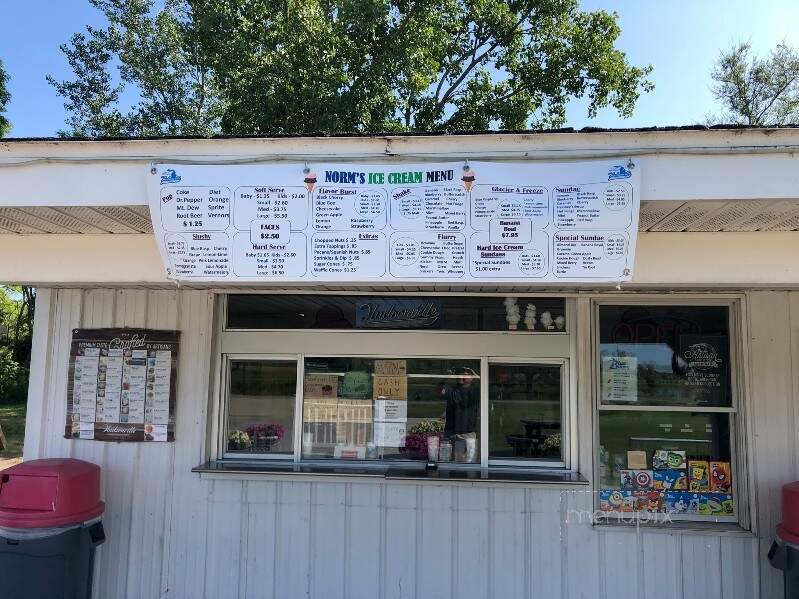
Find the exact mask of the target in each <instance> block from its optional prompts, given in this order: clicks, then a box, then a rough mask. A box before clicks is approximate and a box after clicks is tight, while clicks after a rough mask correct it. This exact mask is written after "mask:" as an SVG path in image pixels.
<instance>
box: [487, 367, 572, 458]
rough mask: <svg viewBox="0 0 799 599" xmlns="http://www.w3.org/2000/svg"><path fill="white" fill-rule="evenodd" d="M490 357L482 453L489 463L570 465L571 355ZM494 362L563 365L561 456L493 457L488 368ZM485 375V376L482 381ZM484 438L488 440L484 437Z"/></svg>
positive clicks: (561, 372) (561, 374)
mask: <svg viewBox="0 0 799 599" xmlns="http://www.w3.org/2000/svg"><path fill="white" fill-rule="evenodd" d="M485 360H486V370H485V372H486V376H485V377H484V381H485V389H483V390H482V393H481V399H482V400H484V401H482V402H481V404H480V410H481V412H480V422H481V426H482V423H483V422H485V434H484V435H483V436H482V437H481V449H480V455H485V456H486V459H487V464H488V465H489V466H511V467H513V466H515V467H519V468H551V469H559V468H560V469H563V468H567V467H568V464H569V463H570V461H571V460H570V448H571V430H572V427H571V425H570V423H571V413H572V409H571V405H570V404H571V400H570V397H571V394H570V393H569V382H570V380H571V377H570V374H569V359H568V358H518V357H516V358H513V357H494V356H492V357H490V358H485ZM492 364H510V365H513V364H524V365H533V366H537V365H541V366H559V367H560V423H561V429H560V435H561V437H560V438H561V442H560V448H561V453H560V455H561V459H560V460H558V461H554V460H527V459H514V458H491V456H490V455H489V453H488V428H489V427H488V419H489V418H490V413H489V403H490V402H489V397H488V381H489V377H488V369H489V368H490V367H491V365H492ZM482 380H483V379H481V381H482ZM483 440H484V441H483Z"/></svg>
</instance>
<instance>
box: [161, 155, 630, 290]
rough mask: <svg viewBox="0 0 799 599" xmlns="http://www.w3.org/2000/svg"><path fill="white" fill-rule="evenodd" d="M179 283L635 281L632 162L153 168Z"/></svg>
mask: <svg viewBox="0 0 799 599" xmlns="http://www.w3.org/2000/svg"><path fill="white" fill-rule="evenodd" d="M147 177H148V196H149V197H148V199H149V204H150V214H151V216H152V220H153V229H154V232H155V236H156V239H157V242H158V246H159V249H160V251H161V255H162V257H163V259H164V263H165V266H166V271H167V276H168V277H169V278H171V279H174V280H179V281H207V282H216V281H234V282H235V281H240V282H259V281H263V282H266V281H269V282H274V281H281V282H282V281H285V282H296V283H313V282H321V281H338V282H352V283H366V282H376V281H380V282H390V281H396V282H417V283H425V282H427V283H435V282H439V281H444V282H449V281H460V282H463V283H479V282H494V283H502V282H513V283H529V284H535V283H552V282H555V281H557V282H558V283H570V282H571V283H582V282H617V281H628V280H630V279H631V278H632V269H633V263H634V259H635V243H636V233H637V229H638V214H639V207H640V168H639V167H638V165H637V164H635V163H634V162H628V161H626V160H625V161H619V160H601V161H600V160H597V161H590V162H568V163H539V162H535V163H529V162H509V163H498V162H471V163H463V162H447V163H428V164H404V163H399V164H350V163H346V164H323V163H315V164H288V163H280V164H274V165H229V166H227V165H174V164H160V165H154V166H153V167H152V168H151V169H150V170H149V171H148V174H147Z"/></svg>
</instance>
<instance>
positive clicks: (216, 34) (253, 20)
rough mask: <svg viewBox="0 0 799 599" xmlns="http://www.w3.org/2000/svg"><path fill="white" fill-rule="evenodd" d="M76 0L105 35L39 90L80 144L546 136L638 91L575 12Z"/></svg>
mask: <svg viewBox="0 0 799 599" xmlns="http://www.w3.org/2000/svg"><path fill="white" fill-rule="evenodd" d="M90 1H91V2H92V4H94V5H95V6H96V7H97V8H99V9H100V10H102V11H103V12H104V14H105V15H106V17H107V19H108V23H109V26H108V27H107V28H106V29H102V30H96V29H93V28H87V30H86V33H78V34H76V35H75V36H73V38H72V40H71V41H70V43H69V44H67V45H65V46H63V50H64V52H65V53H66V55H67V58H68V60H69V62H70V65H71V67H72V69H73V71H74V73H75V79H74V80H71V81H60V82H59V81H55V80H53V79H52V78H50V81H51V83H52V84H53V85H54V86H55V87H56V90H57V91H58V93H59V94H60V95H62V96H63V97H64V98H65V100H66V103H65V106H66V108H67V109H68V111H69V113H70V117H69V122H68V125H69V127H70V129H71V131H70V132H71V133H74V134H79V135H90V136H96V135H131V134H135V135H150V134H163V133H166V134H183V135H185V134H196V135H206V134H210V133H216V132H222V133H229V134H280V133H312V132H343V131H363V132H369V131H372V132H374V131H410V130H431V131H432V130H441V131H452V130H463V129H491V128H502V129H520V128H527V127H530V126H532V127H557V126H560V125H562V124H563V123H564V122H565V119H566V115H565V110H566V105H567V103H568V101H569V100H570V99H571V98H575V97H587V98H588V100H589V102H588V112H589V115H591V116H593V115H595V114H596V112H597V111H598V110H599V109H601V108H603V107H607V106H612V107H614V108H615V109H616V110H618V112H619V113H620V114H622V115H623V116H628V115H630V114H632V111H633V108H634V105H635V102H636V100H637V99H638V97H639V94H640V93H641V92H643V91H648V90H650V89H652V85H651V83H649V82H648V81H647V79H646V77H647V74H648V72H649V70H650V68H649V67H645V68H639V67H635V66H632V65H630V64H629V63H628V62H627V59H626V57H625V55H624V54H623V53H622V52H620V51H619V50H617V49H616V48H615V46H614V44H615V42H616V40H617V38H618V36H619V33H620V30H619V27H618V24H617V22H616V18H617V17H616V15H613V14H609V13H607V12H605V11H596V12H583V11H580V10H579V2H578V0H512V1H510V2H502V1H499V0H339V1H332V0H282V1H280V2H270V1H267V0H167V2H166V4H165V6H164V7H163V8H162V9H161V10H156V9H155V8H154V3H153V0H90ZM114 69H116V73H117V75H114ZM117 80H118V82H117ZM131 89H134V90H136V91H137V93H138V95H139V101H138V103H137V104H136V106H135V107H134V108H133V109H132V110H131V111H129V112H127V113H125V114H123V113H122V112H121V110H120V108H119V106H120V104H121V101H122V100H123V95H124V94H126V93H129V92H130V90H131Z"/></svg>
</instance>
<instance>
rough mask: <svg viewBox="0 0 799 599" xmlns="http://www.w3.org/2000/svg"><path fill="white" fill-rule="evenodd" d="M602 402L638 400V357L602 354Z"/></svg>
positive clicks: (630, 401)
mask: <svg viewBox="0 0 799 599" xmlns="http://www.w3.org/2000/svg"><path fill="white" fill-rule="evenodd" d="M601 383H602V384H601V396H602V403H617V402H623V403H633V402H636V401H638V358H637V357H635V356H602V377H601Z"/></svg>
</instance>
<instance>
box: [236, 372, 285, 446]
mask: <svg viewBox="0 0 799 599" xmlns="http://www.w3.org/2000/svg"><path fill="white" fill-rule="evenodd" d="M227 381H228V401H227V446H226V452H227V453H229V454H234V455H237V456H241V455H242V454H263V455H270V456H279V455H280V454H287V455H288V456H291V454H292V453H293V451H294V406H295V399H296V395H297V361H296V360H275V359H271V360H251V359H229V360H228V361H227Z"/></svg>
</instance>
